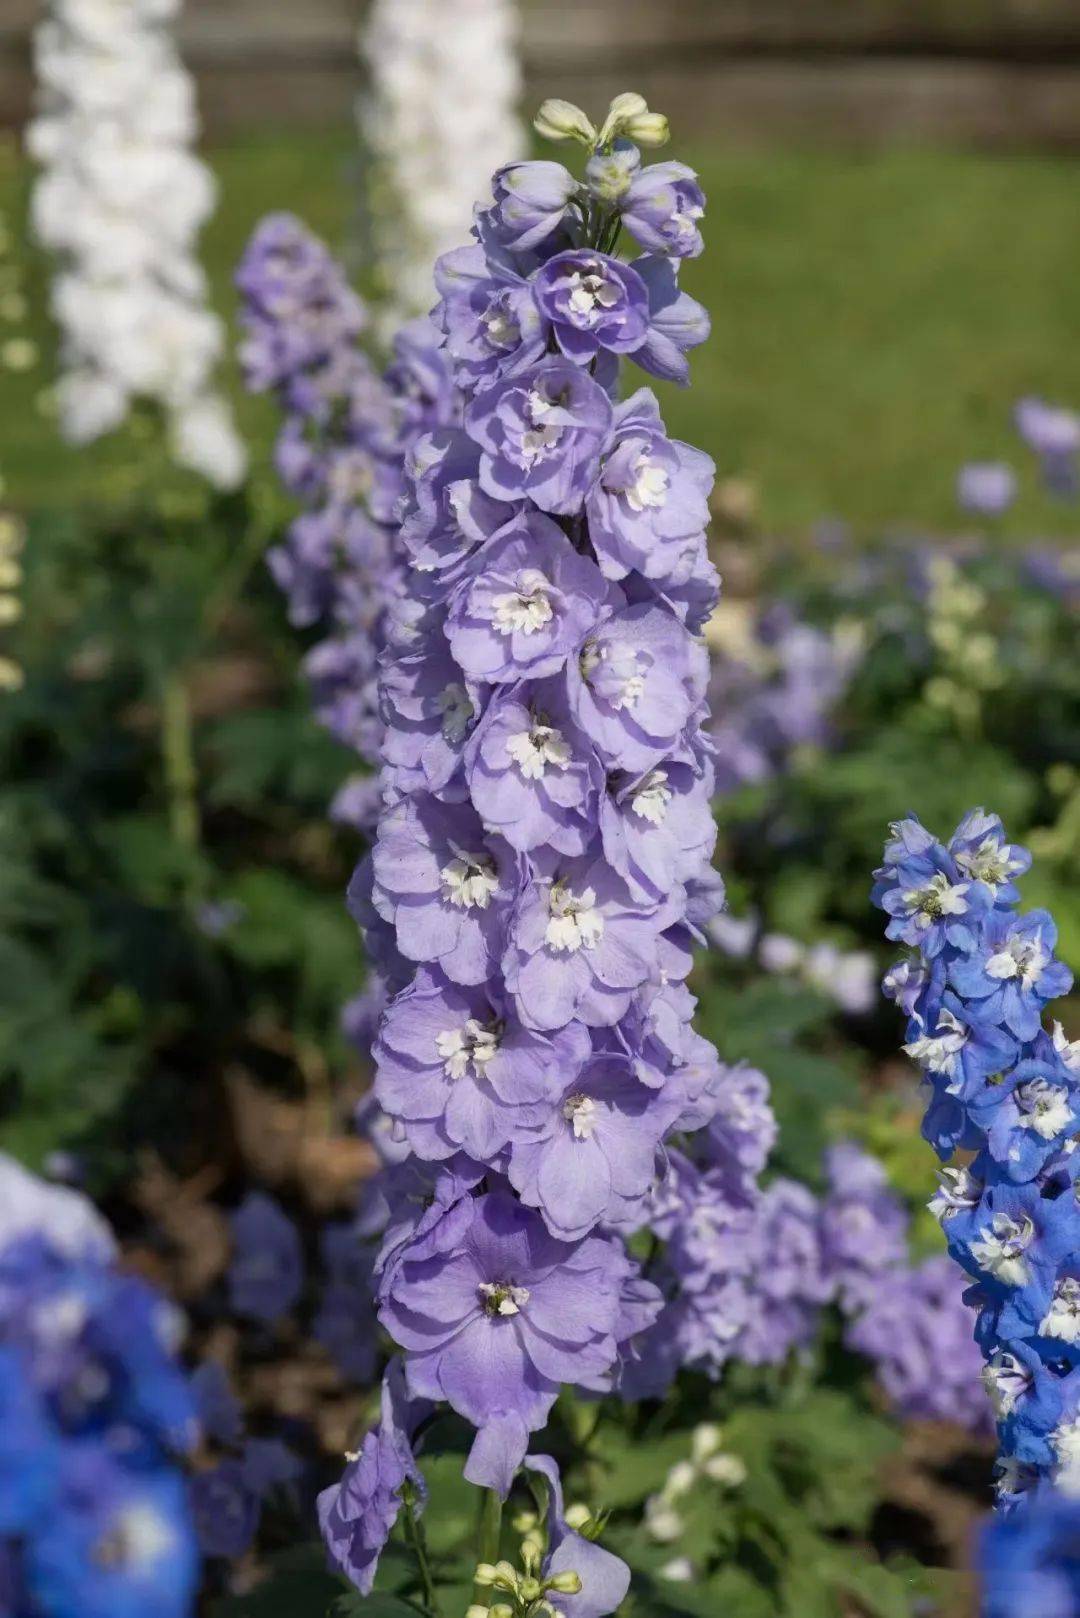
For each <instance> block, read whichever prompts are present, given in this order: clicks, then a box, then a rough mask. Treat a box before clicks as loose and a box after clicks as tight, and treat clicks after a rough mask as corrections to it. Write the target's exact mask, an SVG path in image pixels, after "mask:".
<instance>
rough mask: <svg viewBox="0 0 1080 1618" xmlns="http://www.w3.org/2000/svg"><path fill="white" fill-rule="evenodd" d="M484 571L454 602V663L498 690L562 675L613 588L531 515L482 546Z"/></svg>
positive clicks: (553, 528) (555, 528)
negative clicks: (501, 686) (499, 686)
mask: <svg viewBox="0 0 1080 1618" xmlns="http://www.w3.org/2000/svg"><path fill="white" fill-rule="evenodd" d="M480 566H481V571H480V572H479V573H477V574H476V575H475V576H474V577H473V578H471V579H469V580H467V581H465V582H464V583H462V584H461V586H460V587H459V589H458V590H457V591H456V592H455V594H454V596H453V597H452V605H451V608H450V615H449V619H448V621H447V625H446V633H447V636H448V638H449V641H450V651H451V654H452V656H453V658H454V660H455V662H456V663H457V664H458V665H459V667H460V668H461V669H463V670H464V672H465V674H466V676H467V677H468V678H469V679H473V680H483V681H488V682H494V683H504V682H507V681H513V680H520V679H525V678H531V679H542V678H543V677H544V676H545V675H547V674H555V673H557V672H558V670H559V669H561V668H562V666H563V664H564V663H565V662H566V659H567V657H568V656H569V655H570V654H571V652H573V651H574V650H575V649H576V647H577V646H578V645H579V644H580V642H581V641H582V639H583V638H584V637H585V635H586V634H587V633H588V631H589V630H590V629H591V628H592V626H593V625H594V624H595V623H596V621H597V618H598V616H599V614H600V611H601V608H602V606H603V604H604V601H605V597H606V595H607V592H608V588H609V587H608V586H607V585H606V584H605V582H604V579H603V575H602V574H601V572H600V570H599V568H598V567H597V565H596V563H595V562H594V561H592V560H591V559H590V558H589V557H587V556H581V555H579V554H578V552H577V551H576V550H575V549H574V547H573V546H572V545H571V544H570V541H569V540H568V539H567V538H566V535H565V534H564V533H563V531H562V529H561V528H560V527H559V525H558V524H557V523H556V522H554V521H552V519H551V518H550V517H545V516H544V515H543V514H542V513H541V512H538V511H533V512H529V513H528V514H527V515H525V516H523V517H519V518H516V519H514V520H513V521H511V522H510V523H509V524H508V525H507V527H506V529H505V530H503V532H502V534H501V536H499V537H496V538H495V539H493V540H492V542H491V543H490V544H489V545H488V546H487V547H485V549H484V552H483V555H482V557H481V559H480Z"/></svg>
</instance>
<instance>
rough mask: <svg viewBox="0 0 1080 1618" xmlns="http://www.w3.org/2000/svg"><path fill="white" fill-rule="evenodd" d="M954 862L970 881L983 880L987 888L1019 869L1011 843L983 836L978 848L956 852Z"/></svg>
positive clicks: (994, 886) (1006, 878)
mask: <svg viewBox="0 0 1080 1618" xmlns="http://www.w3.org/2000/svg"><path fill="white" fill-rule="evenodd" d="M956 863H957V865H958V866H959V868H960V870H961V871H963V872H964V874H965V876H969V877H970V878H971V880H972V882H985V883H986V885H987V887H988V888H996V887H997V886H998V885H999V884H1000V883H1002V882H1005V881H1007V880H1008V878H1009V877H1010V876H1012V874H1013V872H1014V871H1018V870H1019V869H1020V861H1019V860H1017V859H1014V858H1013V851H1012V847H1011V845H1010V844H1009V843H997V842H995V841H994V839H993V838H992V837H985V838H984V839H983V841H982V842H981V843H980V844H979V846H978V848H973V849H971V850H964V851H963V852H961V853H959V854H957V855H956Z"/></svg>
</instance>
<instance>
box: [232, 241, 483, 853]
mask: <svg viewBox="0 0 1080 1618" xmlns="http://www.w3.org/2000/svg"><path fill="white" fill-rule="evenodd" d="M236 279H237V286H238V289H239V292H240V297H241V320H242V323H243V327H244V334H245V335H244V339H243V341H242V343H241V345H240V351H239V352H240V361H241V366H242V368H243V372H244V376H245V380H246V382H247V385H248V387H249V388H250V389H251V390H252V391H253V392H266V391H273V392H274V393H275V394H276V396H277V398H278V401H279V403H280V406H281V409H282V412H283V416H284V421H283V424H282V428H281V432H280V434H279V437H278V442H277V450H276V456H275V460H276V465H277V471H278V475H279V477H280V478H281V481H282V483H283V484H284V486H285V488H286V489H287V490H288V492H289V493H290V494H291V495H293V496H294V497H295V498H297V499H298V500H299V501H301V502H302V504H303V506H304V508H305V509H304V510H303V511H302V513H301V515H300V516H298V517H296V518H295V519H294V521H293V522H292V524H291V525H290V528H289V531H288V533H287V535H286V538H285V540H284V542H283V543H282V544H280V545H278V546H276V547H275V548H274V549H273V550H272V551H271V552H270V556H269V562H270V567H271V570H272V572H273V574H274V577H275V579H276V580H277V582H278V584H279V585H280V587H281V589H282V590H283V592H284V593H285V595H286V598H287V600H288V604H289V616H290V618H291V620H292V622H293V623H294V624H296V625H297V626H298V627H299V628H308V627H312V626H318V627H319V628H321V629H324V630H327V631H328V633H327V634H326V638H325V639H323V640H320V641H319V642H318V643H317V644H316V645H315V646H314V647H313V648H312V649H311V650H310V651H309V653H308V654H307V657H306V661H305V667H306V672H307V674H308V677H309V679H310V681H311V685H312V691H313V696H314V701H315V707H316V712H317V714H318V717H319V718H320V720H321V721H322V723H324V724H325V725H326V726H327V728H328V729H329V730H330V731H331V732H332V733H333V734H334V735H335V736H337V737H338V738H339V740H341V741H342V742H344V743H345V744H346V745H347V746H349V747H351V748H354V749H355V750H356V752H357V753H358V754H359V756H360V758H361V759H362V760H363V761H364V762H365V763H366V764H368V765H369V766H377V765H378V763H379V760H380V757H381V748H382V731H383V726H382V722H381V720H380V717H379V713H378V702H377V697H376V663H377V657H378V653H379V651H380V649H381V647H382V645H383V643H384V640H385V634H386V620H387V616H388V613H389V611H390V608H391V605H392V603H393V602H394V600H395V598H396V596H397V595H398V594H399V593H400V590H401V585H402V579H401V570H400V568H399V567H397V566H396V544H397V526H398V522H397V518H398V508H399V503H400V500H401V498H402V494H403V490H404V481H403V480H404V464H405V457H406V455H407V454H408V452H409V449H410V448H411V446H412V444H413V443H414V442H415V440H416V439H417V438H418V437H419V436H420V435H421V433H424V432H426V431H429V430H430V429H431V428H432V427H435V426H438V425H441V424H442V423H443V422H446V421H448V420H450V419H451V417H452V415H453V413H454V410H455V399H454V395H453V390H452V388H451V385H450V380H449V376H448V373H447V369H446V365H445V361H444V359H443V356H442V354H441V353H440V351H439V338H438V334H437V333H435V332H434V331H433V330H432V328H431V327H430V326H429V324H428V322H426V321H424V320H417V321H414V322H412V323H411V324H410V325H408V326H406V327H405V328H403V330H402V331H401V332H400V333H399V334H398V337H397V339H396V342H395V345H394V354H393V356H392V359H391V363H390V365H389V367H388V368H387V369H386V371H385V373H384V374H383V375H381V376H380V375H379V374H378V372H377V371H376V370H375V368H374V367H373V365H372V362H371V360H370V359H369V358H368V356H367V355H366V354H365V352H364V350H363V348H362V346H361V339H362V337H363V334H364V332H365V330H366V327H367V321H368V316H367V310H366V308H365V306H364V303H363V302H362V300H361V299H360V298H359V297H358V296H357V294H356V293H355V292H354V291H353V290H352V289H351V288H350V287H349V285H348V283H347V281H346V279H345V276H344V274H343V272H342V270H341V268H340V266H339V265H338V264H337V263H336V261H335V260H334V258H333V256H332V255H331V254H330V252H329V251H328V249H327V248H326V246H325V245H324V244H323V243H322V242H321V241H319V240H318V238H317V237H315V236H313V235H312V233H311V232H310V231H309V230H308V229H307V228H306V227H305V226H304V225H303V224H302V223H301V222H300V220H298V219H296V218H294V217H293V216H292V215H290V214H271V215H269V216H268V217H267V218H265V219H264V220H263V221H262V222H261V223H260V225H259V226H258V228H257V229H256V231H255V233H254V235H253V236H252V239H251V241H250V243H249V244H248V247H247V250H246V252H245V254H244V257H243V259H242V261H241V263H240V266H239V269H238V271H237V277H236ZM405 610H406V611H407V609H405ZM376 803H377V799H376V796H375V793H374V783H373V781H372V779H371V777H370V776H369V777H366V778H360V779H358V780H357V781H356V782H354V783H352V784H350V786H349V787H347V788H346V789H345V790H344V791H343V793H342V794H341V795H340V797H339V800H338V802H337V803H336V805H335V814H336V815H337V816H338V817H339V818H342V819H346V820H349V821H351V822H354V823H357V824H359V825H361V826H363V827H366V826H367V825H368V824H369V823H370V822H371V819H372V817H373V815H374V812H375V808H376Z"/></svg>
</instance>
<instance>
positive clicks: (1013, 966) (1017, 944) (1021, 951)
mask: <svg viewBox="0 0 1080 1618" xmlns="http://www.w3.org/2000/svg"><path fill="white" fill-rule="evenodd" d="M1046 961H1047V954H1046V950H1045V949H1044V948H1043V946H1042V943H1041V942H1040V941H1039V940H1038V939H1037V938H1017V937H1015V936H1014V937H1012V938H1010V939H1008V940H1007V941H1006V944H1005V947H1004V949H999V950H998V951H997V953H996V954H994V955H991V957H990V959H989V960H988V961H987V963H986V975H987V977H990V978H996V979H997V980H998V981H999V982H1001V983H1004V982H1007V981H1008V979H1009V978H1019V979H1020V982H1021V983H1022V984H1023V985H1024V987H1025V989H1028V988H1030V987H1031V985H1032V984H1033V983H1036V982H1038V979H1039V977H1040V976H1041V974H1042V970H1043V967H1044V966H1045V965H1046Z"/></svg>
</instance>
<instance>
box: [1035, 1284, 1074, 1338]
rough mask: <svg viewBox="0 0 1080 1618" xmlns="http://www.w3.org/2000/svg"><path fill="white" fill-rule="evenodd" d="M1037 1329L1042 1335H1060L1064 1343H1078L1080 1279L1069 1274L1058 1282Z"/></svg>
mask: <svg viewBox="0 0 1080 1618" xmlns="http://www.w3.org/2000/svg"><path fill="white" fill-rule="evenodd" d="M1039 1330H1040V1332H1041V1333H1042V1335H1043V1336H1044V1337H1060V1338H1061V1340H1062V1341H1063V1342H1065V1343H1080V1281H1076V1280H1074V1279H1073V1277H1072V1276H1071V1275H1069V1276H1066V1277H1065V1279H1064V1281H1059V1282H1058V1284H1057V1286H1056V1287H1055V1288H1054V1296H1053V1298H1052V1299H1051V1300H1050V1307H1049V1309H1048V1310H1047V1311H1046V1314H1045V1316H1044V1318H1043V1320H1042V1321H1041V1322H1040V1325H1039Z"/></svg>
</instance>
